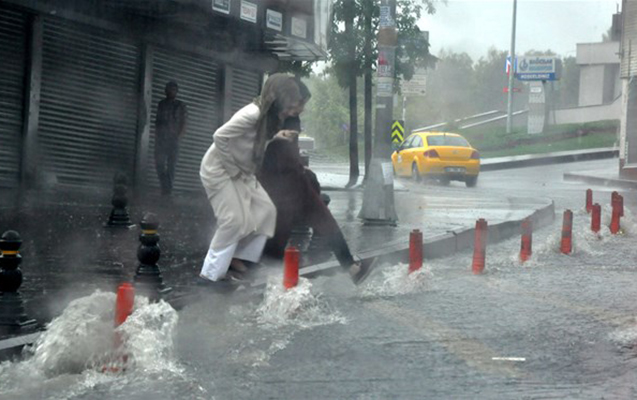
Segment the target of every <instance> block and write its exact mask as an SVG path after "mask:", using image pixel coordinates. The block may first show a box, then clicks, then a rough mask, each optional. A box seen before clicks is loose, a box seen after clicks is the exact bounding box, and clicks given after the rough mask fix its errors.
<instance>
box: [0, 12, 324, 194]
mask: <svg viewBox="0 0 637 400" xmlns="http://www.w3.org/2000/svg"><path fill="white" fill-rule="evenodd" d="M329 12H330V1H328V0H299V1H287V0H250V1H247V0H166V1H134V2H133V1H121V0H15V1H3V0H0V60H2V62H1V63H0V143H1V145H0V187H8V188H13V189H15V190H21V189H24V188H35V189H55V190H72V189H74V188H109V187H111V186H112V180H113V176H114V174H115V173H117V172H123V173H125V174H126V175H128V176H129V178H130V180H131V181H132V182H133V183H134V184H135V186H136V187H144V188H148V187H151V188H152V187H157V186H158V182H157V178H156V175H155V168H154V158H153V157H154V152H153V148H154V147H153V146H154V124H153V121H154V117H155V112H156V108H157V103H158V102H159V101H160V100H161V99H162V98H163V97H164V86H165V84H166V83H167V82H168V81H171V80H174V81H176V82H177V83H178V84H179V96H178V98H179V99H180V100H182V101H183V102H185V103H186V104H187V107H188V110H189V118H188V129H187V133H186V136H185V137H184V138H183V139H182V141H181V144H180V152H179V162H178V164H177V170H176V177H175V190H178V191H191V190H200V187H201V184H200V182H199V174H198V171H199V163H200V161H201V158H202V157H203V154H204V153H205V151H206V150H207V148H208V147H209V146H210V144H211V143H212V134H213V133H214V131H215V129H216V128H217V127H218V126H220V125H221V124H222V123H223V122H224V121H225V120H227V119H228V118H229V117H230V116H231V115H232V114H233V113H234V112H235V111H236V110H238V109H239V108H241V107H242V106H244V105H245V104H247V103H249V102H250V101H252V99H253V98H254V97H256V96H257V95H258V93H259V91H260V88H261V83H262V81H263V76H264V74H266V73H269V72H273V71H276V70H277V68H278V67H279V65H280V62H281V61H282V60H285V61H287V60H316V59H322V58H324V56H325V48H326V41H327V34H326V32H327V27H328V26H327V24H328V23H329V21H330V18H329Z"/></svg>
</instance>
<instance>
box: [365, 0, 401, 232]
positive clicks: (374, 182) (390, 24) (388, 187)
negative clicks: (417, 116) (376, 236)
mask: <svg viewBox="0 0 637 400" xmlns="http://www.w3.org/2000/svg"><path fill="white" fill-rule="evenodd" d="M395 16H396V0H380V23H379V29H378V63H377V68H376V77H377V79H376V126H375V131H374V144H375V146H374V158H373V159H372V162H371V164H370V166H369V179H366V183H365V192H364V195H363V207H362V209H361V211H360V213H359V215H358V216H359V218H362V219H363V220H364V221H365V222H364V223H365V224H366V225H394V226H395V225H396V223H397V221H398V216H397V215H396V209H395V207H394V178H393V167H392V164H391V151H392V150H391V125H392V120H393V111H394V79H395V77H396V44H397V42H398V33H397V32H396V19H395Z"/></svg>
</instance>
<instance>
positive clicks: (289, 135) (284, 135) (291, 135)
mask: <svg viewBox="0 0 637 400" xmlns="http://www.w3.org/2000/svg"><path fill="white" fill-rule="evenodd" d="M297 136H299V133H298V132H297V131H293V130H290V129H283V130H280V131H279V132H278V133H277V134H276V135H274V137H275V138H280V139H286V140H294V139H295V138H296V137H297Z"/></svg>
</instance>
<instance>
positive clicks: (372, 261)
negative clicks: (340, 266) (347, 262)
mask: <svg viewBox="0 0 637 400" xmlns="http://www.w3.org/2000/svg"><path fill="white" fill-rule="evenodd" d="M377 260H378V258H376V257H374V258H368V259H365V260H360V261H357V262H356V263H355V265H358V267H359V269H358V271H357V272H356V273H355V274H354V275H350V276H351V278H352V282H354V284H355V285H360V284H361V283H363V281H364V280H365V279H367V277H369V274H370V273H371V272H372V270H373V269H374V268H375V267H376V264H377V263H376V261H377ZM352 267H353V266H352Z"/></svg>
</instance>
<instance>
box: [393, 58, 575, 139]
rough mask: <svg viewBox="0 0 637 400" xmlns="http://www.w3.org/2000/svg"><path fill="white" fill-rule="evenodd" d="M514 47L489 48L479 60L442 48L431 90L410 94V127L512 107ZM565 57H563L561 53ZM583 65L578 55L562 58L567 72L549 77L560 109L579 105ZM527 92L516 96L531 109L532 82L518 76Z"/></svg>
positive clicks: (518, 106)
mask: <svg viewBox="0 0 637 400" xmlns="http://www.w3.org/2000/svg"><path fill="white" fill-rule="evenodd" d="M507 54H508V52H507V51H504V50H497V49H495V48H491V49H489V51H488V53H487V55H486V56H485V57H480V59H478V61H476V62H475V63H474V62H473V61H472V60H471V58H470V57H469V56H468V55H467V54H466V53H454V52H453V51H448V50H444V49H443V50H441V51H440V53H439V54H438V55H437V56H438V57H439V61H438V62H437V64H436V68H435V69H433V70H431V69H430V70H428V75H427V95H426V96H425V97H414V98H410V99H409V100H408V102H407V118H406V119H407V125H408V126H407V129H408V130H411V129H415V128H419V127H423V126H429V125H433V124H436V123H440V122H450V121H454V120H455V119H458V118H463V117H467V116H471V115H474V114H478V113H483V112H487V111H493V110H500V111H505V110H506V108H507V94H506V93H505V92H504V91H503V89H504V88H505V87H508V77H507V75H506V73H505V62H506V56H507ZM527 55H532V56H536V55H555V53H554V52H553V51H551V50H545V51H537V50H531V51H529V52H527ZM558 57H559V56H558ZM579 79H580V78H579V66H578V65H577V63H576V60H575V57H565V58H563V60H562V77H561V79H560V80H559V81H556V82H547V86H546V87H547V92H548V93H549V96H551V94H550V93H551V92H552V96H553V97H552V98H553V101H554V106H555V107H556V108H565V107H573V106H577V102H578V92H579ZM514 87H515V88H518V89H521V92H518V93H515V95H514V96H513V110H523V109H526V108H528V84H527V83H524V82H521V81H518V80H515V81H514Z"/></svg>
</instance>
